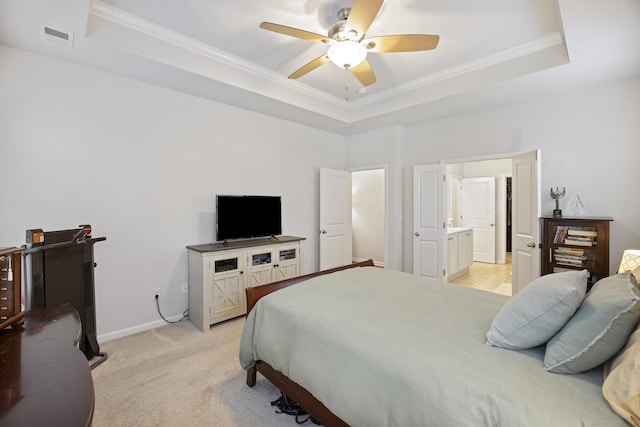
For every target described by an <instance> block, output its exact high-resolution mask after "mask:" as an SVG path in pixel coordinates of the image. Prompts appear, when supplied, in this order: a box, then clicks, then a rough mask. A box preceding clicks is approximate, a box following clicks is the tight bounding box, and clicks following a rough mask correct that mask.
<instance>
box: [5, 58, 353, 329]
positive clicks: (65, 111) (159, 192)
mask: <svg viewBox="0 0 640 427" xmlns="http://www.w3.org/2000/svg"><path fill="white" fill-rule="evenodd" d="M0 100H1V102H0V144H1V145H0V158H2V159H3V164H2V167H0V181H1V182H2V183H3V185H2V190H0V198H1V200H2V217H1V219H0V246H13V245H15V246H20V245H22V244H24V239H25V230H27V229H30V228H43V229H45V230H57V229H64V228H73V227H76V226H77V225H79V224H85V223H89V224H91V225H92V226H93V230H94V233H93V235H94V237H100V236H105V237H107V240H106V241H105V242H101V243H97V244H96V247H95V251H96V262H97V263H98V267H97V269H96V306H97V307H96V309H97V330H98V335H99V340H101V339H102V340H104V339H109V338H112V337H115V336H118V335H120V334H126V333H131V332H134V331H137V330H140V329H144V328H148V327H151V326H156V325H158V324H161V323H162V321H161V320H159V319H160V318H159V316H158V314H157V312H156V308H155V303H154V300H153V295H152V291H151V290H152V288H160V289H161V291H160V303H161V307H162V310H163V314H164V315H165V317H172V316H178V315H179V314H181V313H182V312H183V311H184V310H185V309H186V308H187V295H186V294H182V293H181V290H180V288H181V284H182V283H184V282H186V281H187V257H186V248H185V246H187V245H191V244H202V243H209V242H210V241H212V240H213V239H214V221H215V217H214V207H215V195H216V193H225V194H269V195H280V196H282V204H283V233H284V234H290V235H296V236H303V237H306V238H307V241H306V244H305V259H304V265H303V271H304V272H312V271H316V270H317V268H318V265H317V229H318V224H317V223H318V218H317V204H318V202H317V200H318V194H317V188H318V178H317V174H318V167H320V166H322V167H329V168H335V169H344V167H345V155H346V152H345V138H344V137H342V136H338V135H335V134H331V133H328V132H324V131H320V130H316V129H312V128H309V127H306V126H301V125H297V124H294V123H291V122H288V121H284V120H279V119H275V118H271V117H268V116H264V115H260V114H256V113H253V112H249V111H245V110H241V109H237V108H234V107H229V106H227V105H223V104H219V103H215V102H211V101H209V100H205V99H201V98H197V97H194V96H190V95H186V94H183V93H179V92H175V91H172V90H167V89H163V88H159V87H155V86H152V85H149V84H145V83H141V82H138V81H134V80H130V79H126V78H121V77H118V76H114V75H111V74H107V73H103V72H98V71H95V70H92V69H88V68H85V67H80V66H76V65H72V64H70V63H64V62H61V61H57V60H53V59H50V58H47V57H44V56H40V55H36V54H31V53H26V52H23V51H20V50H16V49H11V48H7V47H4V46H0Z"/></svg>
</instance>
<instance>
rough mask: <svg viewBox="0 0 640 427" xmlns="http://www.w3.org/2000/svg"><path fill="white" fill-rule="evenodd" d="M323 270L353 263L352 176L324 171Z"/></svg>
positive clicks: (321, 214)
mask: <svg viewBox="0 0 640 427" xmlns="http://www.w3.org/2000/svg"><path fill="white" fill-rule="evenodd" d="M319 217H320V239H319V240H320V250H319V254H320V270H326V269H329V268H334V267H340V266H343V265H347V264H350V263H351V233H352V232H351V172H349V171H344V170H335V169H326V168H320V213H319Z"/></svg>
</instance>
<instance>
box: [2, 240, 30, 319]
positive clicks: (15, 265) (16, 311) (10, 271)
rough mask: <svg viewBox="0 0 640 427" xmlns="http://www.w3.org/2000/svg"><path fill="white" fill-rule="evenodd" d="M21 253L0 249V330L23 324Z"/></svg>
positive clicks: (16, 250) (13, 249)
mask: <svg viewBox="0 0 640 427" xmlns="http://www.w3.org/2000/svg"><path fill="white" fill-rule="evenodd" d="M22 252H23V249H19V248H0V329H4V328H6V327H8V326H13V327H15V326H20V325H22V323H23V320H22V318H23V317H24V312H23V311H22V309H21V307H22V301H21V289H22V288H21V286H22V279H21V277H22V276H21V271H22V270H21V267H22Z"/></svg>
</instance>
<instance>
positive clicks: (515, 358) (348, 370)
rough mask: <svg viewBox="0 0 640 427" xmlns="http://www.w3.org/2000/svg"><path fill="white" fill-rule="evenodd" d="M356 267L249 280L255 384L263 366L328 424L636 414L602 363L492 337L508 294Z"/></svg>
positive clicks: (600, 420)
mask: <svg viewBox="0 0 640 427" xmlns="http://www.w3.org/2000/svg"><path fill="white" fill-rule="evenodd" d="M349 267H354V268H345V269H335V270H331V271H328V272H322V273H320V274H316V275H309V276H306V277H301V278H297V279H295V280H294V281H293V283H294V284H295V286H290V284H292V282H286V281H285V282H280V283H275V284H272V285H265V286H261V287H257V288H249V289H247V297H248V299H249V300H248V307H249V310H250V311H249V313H248V315H247V318H246V323H245V326H244V330H243V334H242V338H241V344H240V364H241V366H242V367H243V369H245V370H247V384H248V385H249V386H253V385H255V383H256V375H257V373H258V372H260V373H261V374H263V375H264V376H265V377H266V378H267V379H269V380H270V381H271V382H272V383H273V384H274V385H275V386H277V387H278V388H280V389H281V390H283V391H284V392H285V393H287V394H288V395H289V396H290V397H291V398H292V399H294V400H295V401H296V402H298V403H299V404H300V405H301V406H302V407H303V408H305V410H307V412H309V413H310V414H311V415H312V416H313V417H314V418H315V419H316V420H318V421H319V422H320V423H322V424H324V425H327V426H334V425H335V426H345V425H351V426H378V425H381V426H417V425H433V426H440V425H442V426H451V425H456V426H528V427H530V426H550V425H561V426H576V427H577V426H626V425H628V424H627V423H626V422H625V420H624V419H623V418H621V417H620V416H618V415H617V414H616V412H614V411H613V410H612V409H611V406H610V405H609V403H608V402H607V400H605V398H604V397H603V391H602V389H603V368H602V366H599V367H597V368H594V369H590V370H588V371H586V372H582V373H578V374H562V373H552V372H547V371H545V369H544V366H543V360H544V357H545V346H544V345H539V346H536V347H533V348H529V349H522V350H512V349H506V348H501V347H495V346H490V345H487V331H488V330H489V329H490V328H491V327H492V322H493V321H494V318H495V317H496V314H497V313H498V312H499V311H500V310H501V308H502V307H503V306H504V305H505V303H506V302H507V301H508V300H509V298H508V297H506V296H503V295H499V294H494V293H490V292H485V291H480V290H476V289H470V288H464V287H460V286H457V285H451V284H447V283H443V282H439V281H437V280H431V279H427V278H421V277H417V276H414V275H411V274H407V273H403V272H398V271H393V270H388V269H382V268H376V267H373V266H372V263H371V262H368V263H360V264H355V265H353V266H349ZM311 276H313V277H311ZM274 290H277V292H273V291H274Z"/></svg>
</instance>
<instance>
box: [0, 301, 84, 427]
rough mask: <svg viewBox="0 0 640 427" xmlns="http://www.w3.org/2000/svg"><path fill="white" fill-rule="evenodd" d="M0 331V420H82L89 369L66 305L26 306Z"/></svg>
mask: <svg viewBox="0 0 640 427" xmlns="http://www.w3.org/2000/svg"><path fill="white" fill-rule="evenodd" d="M24 320H25V322H24V326H23V327H19V328H16V329H7V330H4V331H1V332H0V426H29V427H35V426H69V427H73V426H88V425H90V424H91V419H92V418H93V407H94V391H93V380H92V378H91V369H90V367H89V363H88V362H87V359H86V357H85V356H84V354H82V352H81V351H80V350H79V349H78V347H77V344H78V340H79V339H80V336H81V330H82V329H81V325H80V317H79V316H78V313H77V312H76V310H75V309H74V308H73V307H71V306H70V305H68V304H67V305H63V306H60V307H54V308H51V307H49V308H44V309H37V310H32V311H29V312H27V315H26V316H25V318H24Z"/></svg>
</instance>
